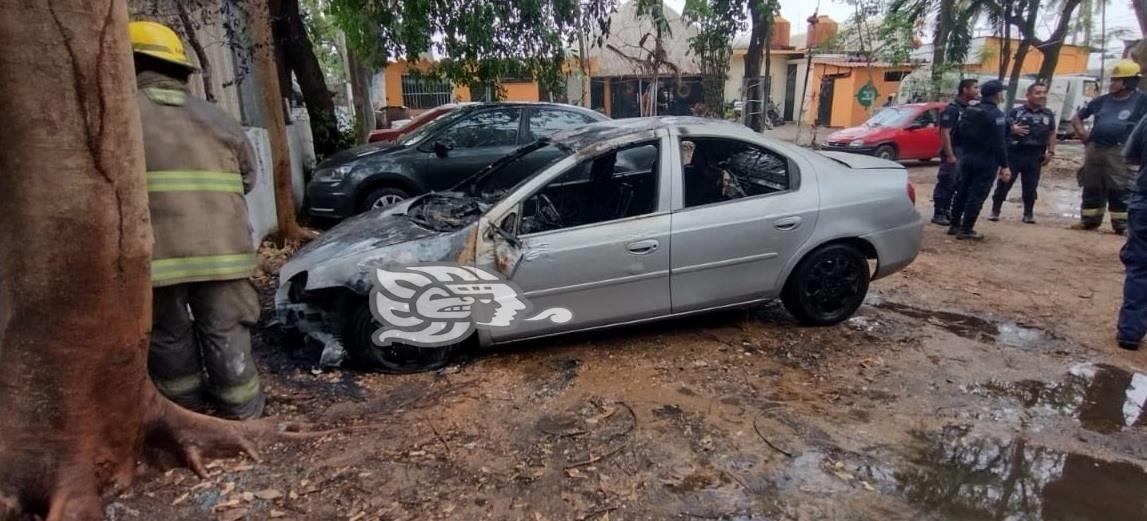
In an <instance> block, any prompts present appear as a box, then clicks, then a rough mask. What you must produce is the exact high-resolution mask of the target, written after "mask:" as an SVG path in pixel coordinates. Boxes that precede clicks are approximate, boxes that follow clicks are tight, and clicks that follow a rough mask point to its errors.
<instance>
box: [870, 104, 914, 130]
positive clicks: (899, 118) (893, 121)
mask: <svg viewBox="0 0 1147 521" xmlns="http://www.w3.org/2000/svg"><path fill="white" fill-rule="evenodd" d="M913 114H914V112H913V111H912V110H908V109H902V108H896V107H889V108H886V109H884V110H882V111H880V112H879V113H878V114H876V115H875V116H872V118H870V119H869V120H868V121H865V122H864V126H866V127H899V126H902V125H904V123H907V122H908V120H909V119H910V118H911V117H912V115H913Z"/></svg>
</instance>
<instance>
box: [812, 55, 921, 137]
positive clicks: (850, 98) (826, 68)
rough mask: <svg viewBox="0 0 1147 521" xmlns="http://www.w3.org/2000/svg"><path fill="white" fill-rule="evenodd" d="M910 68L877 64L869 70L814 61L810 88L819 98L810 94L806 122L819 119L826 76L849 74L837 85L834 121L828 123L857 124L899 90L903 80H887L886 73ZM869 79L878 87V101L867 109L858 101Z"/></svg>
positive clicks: (832, 125)
mask: <svg viewBox="0 0 1147 521" xmlns="http://www.w3.org/2000/svg"><path fill="white" fill-rule="evenodd" d="M910 70H911V69H910V68H905V67H892V68H889V67H873V68H872V71H871V72H869V70H868V68H867V67H839V66H834V65H830V64H825V63H814V64H813V76H812V78H810V80H809V91H810V92H812V93H813V94H815V98H814V97H813V96H812V95H810V99H809V100H808V101H806V106H808V107H809V108H808V109H807V110H806V112H805V122H806V123H809V124H811V123H813V122H815V121H816V118H817V115H818V112H819V107H820V85H821V80H822V79H823V78H824V77H825V76H834V75H843V74H847V75H848V76H846V77H838V78H837V79H836V81H835V83H834V85H833V96H832V118H831V121H829V122H827V126H830V127H855V126H857V125H860V124H861V123H864V122H865V121H867V120H868V118H870V117H872V114H873V112H874V111H875V109H877V108H879V107H880V106H881V105H883V104H884V100H886V99H888V95H890V94H893V93H895V92H896V91H897V90H899V88H900V82H890V81H884V73H885V72H889V71H905V72H907V71H910ZM869 79H871V80H872V85H873V86H874V87H876V101H874V102H873V104H872V107H870V108H868V109H865V108H864V106H863V105H861V104H860V102H859V101H857V99H856V93H857V92H858V91H859V90H860V88H861V87H863V86H864V85H865V84H867V83H868V81H869ZM807 103H811V105H807ZM822 124H824V122H822Z"/></svg>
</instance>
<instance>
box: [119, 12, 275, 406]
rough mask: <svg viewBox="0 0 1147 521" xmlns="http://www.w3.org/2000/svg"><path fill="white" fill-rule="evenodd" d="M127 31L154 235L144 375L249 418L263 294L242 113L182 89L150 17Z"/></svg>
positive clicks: (185, 69)
mask: <svg viewBox="0 0 1147 521" xmlns="http://www.w3.org/2000/svg"><path fill="white" fill-rule="evenodd" d="M129 30H130V32H131V45H132V51H133V53H134V56H135V70H136V82H137V84H138V85H139V94H138V100H139V109H140V119H141V120H142V124H143V145H144V158H145V162H146V164H147V188H148V205H149V207H150V210H151V225H152V231H153V233H154V235H155V242H154V246H153V250H152V261H151V281H152V287H153V290H152V301H153V306H152V312H153V315H152V334H151V346H150V350H149V353H148V371H149V372H150V373H151V377H152V381H154V382H155V385H156V387H157V388H158V389H159V391H160V392H161V393H163V395H164V396H167V397H168V398H169V399H171V400H172V401H174V402H175V403H178V404H179V405H181V406H184V407H186V408H189V409H193V410H204V409H207V408H209V407H212V408H214V410H215V411H216V413H218V414H219V415H221V416H224V417H228V418H234V419H251V418H255V417H258V416H260V415H261V414H262V411H263V405H264V395H263V392H262V389H261V388H260V385H259V374H258V372H257V371H256V368H255V361H254V360H253V359H252V357H251V334H250V328H251V327H253V326H254V325H255V321H256V320H257V319H258V318H259V299H258V294H257V293H256V292H255V288H254V286H253V285H252V284H251V282H250V281H249V280H248V277H249V276H250V275H251V273H252V271H253V269H254V267H255V248H254V245H253V243H252V240H251V233H250V231H249V227H250V224H249V222H250V221H249V220H248V217H247V203H246V200H245V199H244V198H243V194H244V193H245V192H247V191H248V190H250V189H251V186H252V184H253V183H254V181H255V163H254V160H253V157H254V154H253V152H252V150H251V145H250V144H249V143H248V142H247V138H246V135H245V134H244V133H243V128H242V127H241V126H240V125H239V122H238V121H235V119H234V118H232V117H230V116H228V115H227V114H226V113H225V112H223V111H222V110H220V109H219V108H218V107H216V106H215V105H212V104H210V103H207V102H206V101H203V100H201V99H199V98H196V97H194V96H191V95H190V94H189V93H188V89H187V78H188V76H189V75H190V74H191V72H192V71H193V70H194V66H193V65H192V64H191V62H189V61H188V60H187V55H186V54H184V52H183V45H182V44H181V43H180V41H179V37H177V36H176V35H175V32H174V31H172V30H171V29H170V28H168V27H166V26H163V25H161V24H157V23H153V22H133V23H131V24H130V25H129ZM189 310H190V312H189Z"/></svg>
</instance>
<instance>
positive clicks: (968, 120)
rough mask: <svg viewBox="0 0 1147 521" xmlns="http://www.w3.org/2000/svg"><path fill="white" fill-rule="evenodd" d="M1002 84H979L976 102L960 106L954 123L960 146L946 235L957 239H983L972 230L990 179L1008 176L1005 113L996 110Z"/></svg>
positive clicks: (989, 187)
mask: <svg viewBox="0 0 1147 521" xmlns="http://www.w3.org/2000/svg"><path fill="white" fill-rule="evenodd" d="M1004 90H1005V87H1004V84H1003V83H1000V82H999V81H996V80H992V81H989V82H987V83H985V84H984V86H983V87H981V88H980V104H979V105H975V106H972V107H968V108H967V109H965V110H964V114H963V116H961V117H960V122H959V123H958V124H957V126H956V139H957V142H959V143H960V145H961V148H962V149H963V155H961V156H960V162H959V166H960V174H959V176H958V177H957V179H956V191H955V193H954V195H953V196H952V214H951V219H952V225H951V227H950V228H948V234H949V235H955V236H956V238H957V239H959V240H975V241H979V240H983V239H984V236H983V235H980V234H979V233H977V232H976V231H975V227H976V220H977V219H978V218H979V217H980V210H981V209H983V206H984V201H985V200H987V198H988V194H989V193H990V192H991V191H992V181H994V180H996V178H997V177H998V178H999V179H1001V180H1004V181H1008V180H1010V179H1011V175H1012V174H1011V172H1010V171H1009V170H1008V154H1007V130H1008V129H1007V124H1008V120H1007V116H1005V115H1004V113H1003V112H1000V107H999V104H1000V102H1001V101H1002V100H1003V92H1004Z"/></svg>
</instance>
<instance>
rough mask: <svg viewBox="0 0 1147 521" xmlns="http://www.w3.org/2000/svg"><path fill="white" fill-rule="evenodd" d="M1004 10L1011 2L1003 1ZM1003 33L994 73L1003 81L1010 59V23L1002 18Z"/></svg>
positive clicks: (1007, 8)
mask: <svg viewBox="0 0 1147 521" xmlns="http://www.w3.org/2000/svg"><path fill="white" fill-rule="evenodd" d="M1002 8H1003V9H1005V10H1011V4H1010V3H1005V4H1004V5H1003V7H1002ZM1003 23H1004V34H1003V39H1002V40H1001V41H1000V68H999V71H998V72H997V73H996V79H998V80H1000V81H1004V75H1005V74H1007V73H1008V64H1010V63H1011V59H1012V24H1011V23H1009V22H1008V21H1007V18H1006V17H1005V19H1004V22H1003Z"/></svg>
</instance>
